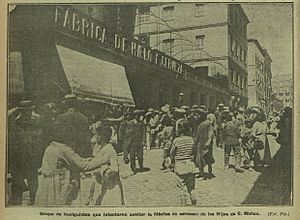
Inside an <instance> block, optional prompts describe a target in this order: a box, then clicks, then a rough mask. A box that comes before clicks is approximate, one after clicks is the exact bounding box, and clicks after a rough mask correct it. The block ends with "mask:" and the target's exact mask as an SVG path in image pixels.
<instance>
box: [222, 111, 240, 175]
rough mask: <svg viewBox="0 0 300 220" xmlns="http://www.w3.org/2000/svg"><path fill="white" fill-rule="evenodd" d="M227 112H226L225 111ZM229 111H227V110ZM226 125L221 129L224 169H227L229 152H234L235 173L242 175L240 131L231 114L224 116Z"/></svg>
mask: <svg viewBox="0 0 300 220" xmlns="http://www.w3.org/2000/svg"><path fill="white" fill-rule="evenodd" d="M226 111H227V110H226ZM228 111H229V110H228ZM224 117H225V120H226V123H225V126H224V129H223V141H224V145H225V149H224V168H225V169H226V170H228V169H229V158H230V153H231V150H233V151H234V157H235V171H236V172H239V173H242V172H244V171H243V170H242V169H241V168H240V166H241V145H240V142H241V140H240V137H241V134H240V129H239V128H238V127H237V125H236V123H235V122H234V121H233V119H232V116H231V114H230V113H229V114H226V115H224Z"/></svg>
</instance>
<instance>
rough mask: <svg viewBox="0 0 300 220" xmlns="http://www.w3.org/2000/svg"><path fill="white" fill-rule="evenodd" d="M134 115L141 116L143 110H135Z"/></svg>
mask: <svg viewBox="0 0 300 220" xmlns="http://www.w3.org/2000/svg"><path fill="white" fill-rule="evenodd" d="M133 114H134V115H138V114H141V110H139V109H136V110H134V111H133Z"/></svg>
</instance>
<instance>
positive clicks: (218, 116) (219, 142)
mask: <svg viewBox="0 0 300 220" xmlns="http://www.w3.org/2000/svg"><path fill="white" fill-rule="evenodd" d="M223 108H224V104H222V103H220V104H219V105H218V107H217V110H216V111H215V117H216V124H217V129H216V145H217V147H220V148H222V130H223V128H222V122H223V120H222V114H223Z"/></svg>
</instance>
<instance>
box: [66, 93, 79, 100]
mask: <svg viewBox="0 0 300 220" xmlns="http://www.w3.org/2000/svg"><path fill="white" fill-rule="evenodd" d="M65 101H77V96H76V95H74V94H68V95H65Z"/></svg>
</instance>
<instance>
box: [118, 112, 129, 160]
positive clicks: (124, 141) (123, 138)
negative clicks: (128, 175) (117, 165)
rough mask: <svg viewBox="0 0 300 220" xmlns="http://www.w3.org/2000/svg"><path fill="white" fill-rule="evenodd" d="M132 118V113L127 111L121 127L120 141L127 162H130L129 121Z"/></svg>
mask: <svg viewBox="0 0 300 220" xmlns="http://www.w3.org/2000/svg"><path fill="white" fill-rule="evenodd" d="M131 120H132V118H131V113H130V112H126V113H125V114H124V117H123V120H122V121H121V123H120V127H119V135H118V137H119V143H120V146H121V147H122V149H123V160H124V162H125V164H128V163H129V157H128V154H129V149H128V148H129V144H130V126H129V122H130V121H131Z"/></svg>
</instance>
